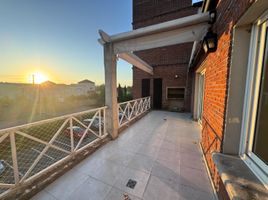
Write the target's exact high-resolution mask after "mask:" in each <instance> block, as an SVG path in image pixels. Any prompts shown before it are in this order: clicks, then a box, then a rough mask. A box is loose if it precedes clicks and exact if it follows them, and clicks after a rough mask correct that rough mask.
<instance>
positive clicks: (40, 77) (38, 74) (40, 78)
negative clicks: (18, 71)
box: [32, 72, 48, 84]
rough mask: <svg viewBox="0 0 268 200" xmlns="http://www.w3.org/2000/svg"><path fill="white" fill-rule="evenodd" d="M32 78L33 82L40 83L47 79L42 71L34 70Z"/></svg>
mask: <svg viewBox="0 0 268 200" xmlns="http://www.w3.org/2000/svg"><path fill="white" fill-rule="evenodd" d="M32 80H33V83H36V84H41V83H44V82H45V81H48V77H47V76H46V75H45V74H43V73H42V72H35V73H33V75H32Z"/></svg>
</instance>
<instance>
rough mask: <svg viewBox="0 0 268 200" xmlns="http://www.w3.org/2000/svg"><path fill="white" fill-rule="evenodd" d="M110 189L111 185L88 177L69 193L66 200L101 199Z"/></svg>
mask: <svg viewBox="0 0 268 200" xmlns="http://www.w3.org/2000/svg"><path fill="white" fill-rule="evenodd" d="M111 189H112V187H111V186H109V185H107V184H105V183H102V182H100V181H98V180H95V179H93V178H91V177H90V178H88V179H87V181H85V182H84V183H83V184H82V185H80V186H79V187H78V188H77V189H76V190H74V191H73V192H72V193H71V195H70V196H69V198H68V200H74V199H79V200H88V199H90V200H103V199H104V198H105V197H106V196H107V195H108V193H109V191H110V190H111Z"/></svg>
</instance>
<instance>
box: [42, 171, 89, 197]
mask: <svg viewBox="0 0 268 200" xmlns="http://www.w3.org/2000/svg"><path fill="white" fill-rule="evenodd" d="M87 178H88V176H86V175H85V174H83V173H81V172H78V171H76V170H74V169H73V170H70V171H69V172H68V173H66V174H64V175H63V176H62V177H60V178H58V179H57V180H56V181H55V182H53V183H52V184H50V185H49V186H48V187H46V188H45V191H47V192H48V193H50V194H52V195H53V196H54V197H56V199H58V200H61V199H62V200H65V199H67V198H68V197H69V196H70V194H71V193H72V192H73V191H74V190H76V189H77V188H79V186H80V185H82V184H83V183H84V182H85V181H86V180H87Z"/></svg>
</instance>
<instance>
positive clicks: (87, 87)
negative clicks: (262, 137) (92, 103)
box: [70, 79, 95, 96]
mask: <svg viewBox="0 0 268 200" xmlns="http://www.w3.org/2000/svg"><path fill="white" fill-rule="evenodd" d="M94 91H95V83H94V82H92V81H90V80H87V79H85V80H82V81H80V82H78V84H72V85H70V92H71V94H72V95H74V96H80V95H87V94H88V93H90V92H94Z"/></svg>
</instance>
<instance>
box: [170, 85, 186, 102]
mask: <svg viewBox="0 0 268 200" xmlns="http://www.w3.org/2000/svg"><path fill="white" fill-rule="evenodd" d="M184 93H185V88H178V87H168V88H167V99H184Z"/></svg>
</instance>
